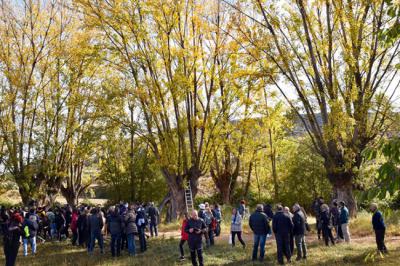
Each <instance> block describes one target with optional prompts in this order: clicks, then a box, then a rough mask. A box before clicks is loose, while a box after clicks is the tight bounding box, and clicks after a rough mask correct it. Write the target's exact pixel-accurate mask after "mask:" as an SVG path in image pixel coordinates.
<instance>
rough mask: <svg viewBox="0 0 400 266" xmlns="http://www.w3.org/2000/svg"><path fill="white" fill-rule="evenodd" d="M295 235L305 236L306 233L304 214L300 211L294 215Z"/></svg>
mask: <svg viewBox="0 0 400 266" xmlns="http://www.w3.org/2000/svg"><path fill="white" fill-rule="evenodd" d="M292 220H293V235H295V236H296V235H304V233H305V232H306V221H305V217H304V213H303V212H302V211H301V210H298V211H296V212H295V213H294V215H293V219H292Z"/></svg>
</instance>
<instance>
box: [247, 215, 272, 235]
mask: <svg viewBox="0 0 400 266" xmlns="http://www.w3.org/2000/svg"><path fill="white" fill-rule="evenodd" d="M268 221H269V219H268V217H267V215H265V213H263V212H262V211H255V212H254V213H253V214H252V215H250V219H249V225H250V228H251V230H252V231H253V232H254V234H256V235H267V234H268V233H269V232H271V228H270V226H269V224H268Z"/></svg>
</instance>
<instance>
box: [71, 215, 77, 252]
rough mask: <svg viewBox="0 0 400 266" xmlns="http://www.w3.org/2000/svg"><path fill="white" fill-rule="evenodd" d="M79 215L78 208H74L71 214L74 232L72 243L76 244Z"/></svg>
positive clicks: (72, 230)
mask: <svg viewBox="0 0 400 266" xmlns="http://www.w3.org/2000/svg"><path fill="white" fill-rule="evenodd" d="M78 217H79V212H78V209H76V208H74V210H73V211H72V216H71V232H72V240H71V241H72V245H73V246H75V245H76V243H77V241H78V226H77V223H78Z"/></svg>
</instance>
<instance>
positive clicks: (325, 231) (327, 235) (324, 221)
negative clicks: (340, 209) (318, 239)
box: [321, 204, 335, 246]
mask: <svg viewBox="0 0 400 266" xmlns="http://www.w3.org/2000/svg"><path fill="white" fill-rule="evenodd" d="M321 225H322V236H323V237H324V241H325V245H326V246H329V240H330V241H331V243H332V245H335V239H334V238H333V235H332V219H331V213H330V211H329V206H328V205H327V204H322V205H321Z"/></svg>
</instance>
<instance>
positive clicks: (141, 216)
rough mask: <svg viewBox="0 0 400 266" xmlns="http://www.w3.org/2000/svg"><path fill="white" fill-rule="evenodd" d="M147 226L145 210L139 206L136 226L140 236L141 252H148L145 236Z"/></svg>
mask: <svg viewBox="0 0 400 266" xmlns="http://www.w3.org/2000/svg"><path fill="white" fill-rule="evenodd" d="M147 224H148V221H147V217H146V213H145V210H144V208H143V207H142V206H139V208H138V209H137V214H136V226H137V229H138V234H139V243H140V251H141V252H145V251H146V250H147V243H146V235H145V230H146V227H147Z"/></svg>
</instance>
